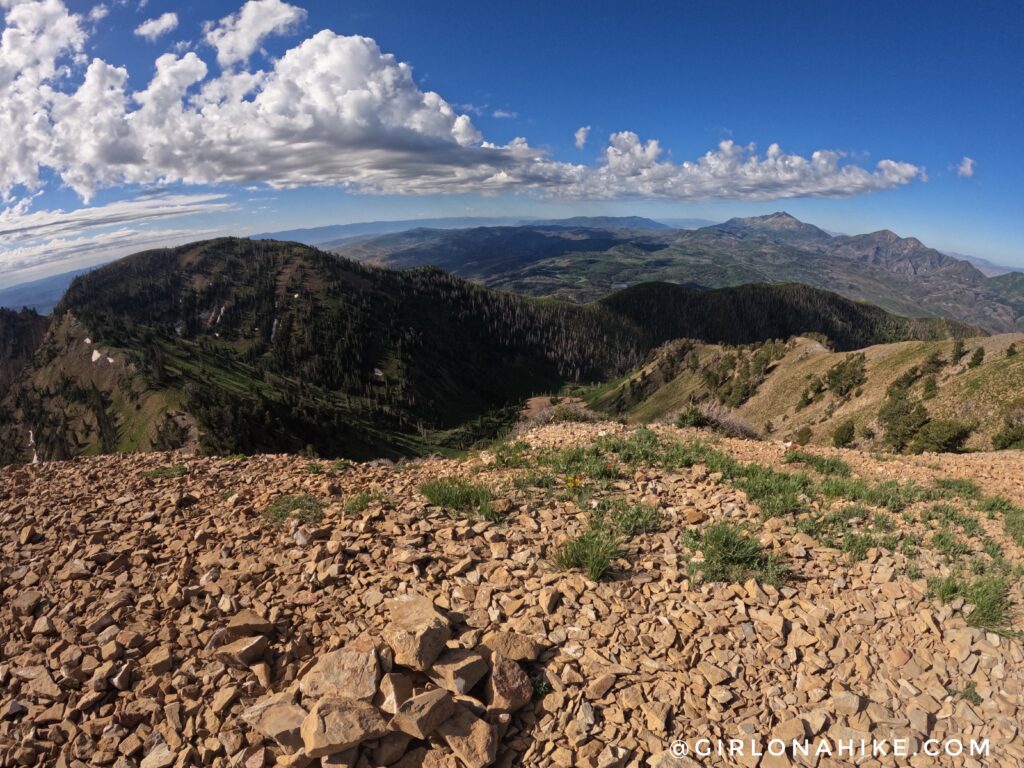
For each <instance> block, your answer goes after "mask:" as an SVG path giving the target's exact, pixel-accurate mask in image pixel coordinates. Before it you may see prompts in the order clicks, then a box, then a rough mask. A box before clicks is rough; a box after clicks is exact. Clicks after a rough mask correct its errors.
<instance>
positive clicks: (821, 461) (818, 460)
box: [782, 451, 850, 477]
mask: <svg viewBox="0 0 1024 768" xmlns="http://www.w3.org/2000/svg"><path fill="white" fill-rule="evenodd" d="M782 460H783V461H784V462H785V463H786V464H806V465H807V466H809V467H810V468H811V469H813V470H814V471H815V472H818V473H819V474H822V475H837V476H838V477H849V476H850V465H849V464H847V463H846V462H845V461H843V460H842V459H837V458H833V457H827V456H818V455H817V454H814V453H810V452H809V451H787V452H786V455H785V456H784V457H783V459H782Z"/></svg>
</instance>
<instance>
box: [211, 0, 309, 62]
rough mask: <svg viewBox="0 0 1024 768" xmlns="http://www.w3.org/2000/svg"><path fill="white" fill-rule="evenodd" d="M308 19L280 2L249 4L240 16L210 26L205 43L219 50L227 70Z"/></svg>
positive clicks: (252, 1) (252, 0) (254, 1)
mask: <svg viewBox="0 0 1024 768" xmlns="http://www.w3.org/2000/svg"><path fill="white" fill-rule="evenodd" d="M305 18H306V12H305V11H304V10H303V9H302V8H296V7H295V6H294V5H289V4H288V3H284V2H281V0H249V1H248V2H247V3H246V4H245V5H243V6H242V10H240V11H239V12H238V13H234V14H232V15H230V16H226V17H224V18H223V19H221V20H220V21H219V22H218V23H217V24H212V25H209V26H208V28H207V30H206V42H208V43H209V44H210V45H212V46H213V47H214V48H216V49H217V62H218V63H219V64H220V65H221V66H222V67H228V66H231V65H232V64H236V63H238V62H245V61H248V60H249V57H250V56H252V55H253V53H255V52H256V49H257V48H259V47H260V43H261V42H262V41H263V39H264V38H265V37H267V36H269V35H275V34H282V33H284V32H287V31H289V30H290V29H292V28H293V27H295V26H296V25H297V24H298V23H299V22H301V21H302V20H303V19H305Z"/></svg>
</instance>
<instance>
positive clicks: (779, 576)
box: [693, 523, 789, 585]
mask: <svg viewBox="0 0 1024 768" xmlns="http://www.w3.org/2000/svg"><path fill="white" fill-rule="evenodd" d="M696 544H697V546H698V547H699V548H700V550H701V552H702V553H703V554H704V560H703V562H700V563H694V564H693V567H694V570H695V571H696V572H697V573H699V575H700V577H701V578H702V579H704V580H705V581H726V582H734V583H742V582H745V581H747V580H748V579H755V580H756V581H759V582H761V583H763V584H772V585H778V584H781V583H782V582H784V581H785V580H786V578H787V576H788V573H789V569H788V567H787V566H786V564H785V563H784V562H783V561H782V560H780V559H778V558H777V557H775V556H774V555H770V554H767V553H766V552H765V551H764V549H763V548H762V547H761V544H760V542H758V541H757V539H754V538H752V537H750V536H747V535H746V534H745V533H744V532H743V531H742V530H741V529H740V528H737V527H736V526H734V525H731V524H729V523H716V524H715V525H712V526H709V527H708V528H705V529H704V530H703V531H701V532H700V533H699V534H698V538H697V541H696Z"/></svg>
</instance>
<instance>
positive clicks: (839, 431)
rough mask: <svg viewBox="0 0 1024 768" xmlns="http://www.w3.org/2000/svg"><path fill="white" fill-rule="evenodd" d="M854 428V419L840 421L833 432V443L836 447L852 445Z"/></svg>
mask: <svg viewBox="0 0 1024 768" xmlns="http://www.w3.org/2000/svg"><path fill="white" fill-rule="evenodd" d="M854 430H855V426H854V423H853V419H846V420H845V421H841V422H839V425H838V426H837V427H836V429H835V432H833V433H832V445H834V446H835V447H836V448H846V447H848V446H849V445H851V444H852V443H853V440H854V437H855V432H854Z"/></svg>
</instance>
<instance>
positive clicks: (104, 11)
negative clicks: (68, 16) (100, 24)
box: [89, 3, 110, 21]
mask: <svg viewBox="0 0 1024 768" xmlns="http://www.w3.org/2000/svg"><path fill="white" fill-rule="evenodd" d="M109 13H110V9H109V8H108V7H107V6H106V5H104V4H103V3H100V4H99V5H94V6H93V7H92V10H91V11H89V21H102V20H103V19H105V18H107V15H108V14H109Z"/></svg>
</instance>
